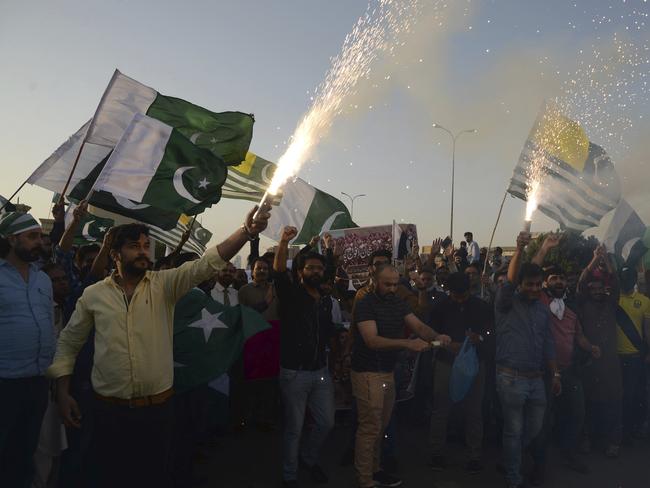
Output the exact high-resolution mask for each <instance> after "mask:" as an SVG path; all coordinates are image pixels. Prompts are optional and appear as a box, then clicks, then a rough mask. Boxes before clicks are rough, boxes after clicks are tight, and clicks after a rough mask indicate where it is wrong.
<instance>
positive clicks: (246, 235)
mask: <svg viewBox="0 0 650 488" xmlns="http://www.w3.org/2000/svg"><path fill="white" fill-rule="evenodd" d="M270 210H271V207H270V206H268V205H265V207H264V208H262V210H261V212H260V213H259V215H257V218H255V219H253V216H254V215H255V212H257V205H256V206H255V207H254V208H253V209H252V210H251V211H250V212H248V215H246V220H245V221H244V223H243V224H242V226H241V227H240V228H238V229H237V230H236V231H235V232H233V233H232V234H231V235H230V237H228V238H227V239H226V240H225V241H223V242H222V243H221V244H219V245H217V251H219V256H221V259H223V260H224V261H230V260H231V259H232V258H233V257H235V254H237V253H238V252H239V250H240V249H241V248H242V247H244V244H246V243H247V242H248V241H249V240H251V239H255V238H256V237H257V236H258V235H259V233H260V232H262V231H263V230H264V229H266V226H267V225H268V222H269V218H270V217H271V213H270Z"/></svg>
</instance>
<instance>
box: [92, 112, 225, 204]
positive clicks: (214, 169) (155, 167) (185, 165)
mask: <svg viewBox="0 0 650 488" xmlns="http://www.w3.org/2000/svg"><path fill="white" fill-rule="evenodd" d="M226 174H227V169H226V165H225V164H224V163H223V160H222V159H220V158H219V157H218V156H215V155H214V154H213V153H211V152H210V151H207V150H205V149H201V148H200V147H198V146H195V145H194V144H192V143H191V142H190V141H189V140H188V139H187V138H186V137H185V136H183V135H182V134H181V133H180V132H179V131H177V130H176V129H174V128H173V127H171V126H169V125H167V124H165V123H163V122H160V121H159V120H156V119H153V118H151V117H148V116H146V115H143V114H136V115H135V117H133V120H132V122H131V124H130V125H129V126H128V127H127V129H126V131H125V132H124V135H123V136H122V138H121V139H120V141H119V142H118V144H117V146H116V147H115V149H114V150H113V152H112V154H111V155H110V157H109V158H108V161H107V162H106V165H105V166H104V169H103V170H102V172H101V173H100V175H99V177H98V178H97V181H96V182H95V186H94V189H95V190H98V191H105V192H108V193H110V194H112V195H114V196H118V197H123V198H127V199H129V200H131V201H133V202H138V203H140V204H144V205H151V206H152V207H156V208H159V209H162V210H168V211H177V212H182V213H185V214H187V215H195V214H197V213H200V212H202V211H203V210H205V209H206V208H207V207H209V206H211V205H212V204H214V203H217V202H218V201H219V200H220V199H221V186H222V185H223V184H224V182H225V181H226Z"/></svg>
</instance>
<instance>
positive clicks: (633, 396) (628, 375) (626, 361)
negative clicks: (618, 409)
mask: <svg viewBox="0 0 650 488" xmlns="http://www.w3.org/2000/svg"><path fill="white" fill-rule="evenodd" d="M618 357H619V359H620V360H621V373H622V374H623V409H622V410H623V411H622V414H623V418H622V419H621V423H622V427H623V437H625V438H630V437H631V436H632V433H633V432H634V429H636V428H639V426H640V425H641V424H642V423H643V420H644V419H643V412H642V408H641V405H642V398H641V394H640V393H641V391H643V388H644V384H643V383H644V373H645V371H644V361H643V358H642V357H641V355H638V354H620V355H619V356H618Z"/></svg>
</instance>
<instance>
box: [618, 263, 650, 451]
mask: <svg viewBox="0 0 650 488" xmlns="http://www.w3.org/2000/svg"><path fill="white" fill-rule="evenodd" d="M636 281H637V272H636V269H634V268H623V269H622V270H621V297H620V299H619V302H618V304H619V309H618V311H617V314H616V318H617V325H618V327H617V331H616V333H617V352H618V357H619V358H620V360H621V371H622V373H623V410H622V413H623V418H622V429H623V438H624V439H630V438H631V437H632V434H633V432H634V429H635V428H638V427H639V426H640V425H641V423H642V422H643V420H645V415H643V412H641V409H640V408H639V405H638V403H639V402H638V401H636V398H637V396H638V392H639V389H641V388H643V387H644V385H643V382H642V381H643V376H644V375H643V369H644V363H645V364H649V363H650V355H649V354H648V352H649V350H650V348H649V345H650V298H648V297H646V296H645V295H643V294H641V293H639V292H638V291H635V289H634V287H635V285H636Z"/></svg>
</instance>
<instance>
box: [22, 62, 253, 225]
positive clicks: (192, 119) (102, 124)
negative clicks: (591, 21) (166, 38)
mask: <svg viewBox="0 0 650 488" xmlns="http://www.w3.org/2000/svg"><path fill="white" fill-rule="evenodd" d="M137 113H143V114H146V115H148V116H149V117H152V118H155V119H157V120H160V121H161V122H163V123H165V124H167V125H169V126H172V127H174V128H176V129H177V130H178V131H179V132H180V133H181V134H183V135H184V136H185V137H187V138H188V139H189V140H190V141H191V142H192V143H193V144H195V145H197V146H199V147H201V148H204V149H207V150H208V151H210V152H212V153H213V154H215V155H216V156H218V157H220V158H221V159H222V160H223V161H224V162H225V163H226V164H227V165H230V164H239V163H240V162H241V161H243V160H244V158H245V157H246V152H247V151H248V147H249V145H250V141H251V138H252V136H253V123H254V119H253V116H252V115H249V114H244V113H241V112H220V113H217V112H211V111H210V110H207V109H205V108H203V107H199V106H198V105H194V104H192V103H190V102H187V101H185V100H181V99H180V98H174V97H168V96H165V95H162V94H160V93H158V92H157V91H156V90H154V89H152V88H150V87H148V86H145V85H143V84H142V83H139V82H138V81H136V80H134V79H132V78H129V77H128V76H125V75H123V74H122V73H120V72H119V71H117V70H116V71H115V73H114V74H113V77H112V78H111V81H110V83H109V85H108V87H107V88H106V91H105V92H104V95H103V96H102V99H101V101H100V103H99V105H98V107H97V110H96V112H95V116H94V117H93V118H92V119H91V120H90V121H88V122H86V123H85V124H84V125H83V126H82V127H81V128H80V129H79V130H78V131H77V132H75V133H74V134H73V135H72V136H70V138H68V140H67V141H66V142H64V143H63V144H62V145H61V146H60V147H59V148H58V149H57V150H56V151H54V153H52V155H51V156H50V157H49V158H47V159H46V160H45V161H44V162H43V163H42V164H41V165H40V166H39V167H38V168H37V169H36V170H35V171H34V172H33V173H32V175H31V176H30V177H29V179H28V180H27V182H28V183H30V184H32V185H37V186H40V187H41V188H45V189H47V190H50V191H53V192H61V191H62V190H63V188H64V186H65V184H66V181H67V180H68V177H69V176H70V173H71V172H72V167H73V164H74V161H75V159H76V158H77V155H78V154H79V160H78V163H77V166H76V168H75V170H74V172H73V174H72V179H71V180H70V187H69V188H74V187H75V186H76V185H77V184H78V183H79V182H80V181H81V180H83V179H85V178H87V177H88V176H89V175H90V173H91V172H92V171H93V170H94V169H95V168H96V167H97V165H99V164H100V163H102V162H103V161H105V159H106V158H107V157H108V156H109V154H110V153H111V151H112V150H113V148H114V147H115V146H116V145H117V143H118V141H119V140H120V139H121V137H122V135H123V133H124V131H125V130H126V128H127V127H128V125H129V124H130V122H131V121H132V120H133V117H134V116H135V114H137ZM82 145H83V148H82ZM80 149H81V153H79V150H80ZM86 195H87V192H86V194H84V195H83V197H82V198H84V197H85V196H86ZM66 196H67V195H66ZM109 200H110V199H109ZM112 203H114V202H112ZM123 203H125V204H126V205H127V207H126V208H130V209H131V210H132V207H133V206H134V205H137V204H138V203H140V202H136V203H133V202H131V203H129V202H128V201H124V202H123ZM117 208H118V209H119V208H120V205H119V204H118V205H117ZM145 208H146V207H145ZM136 210H140V209H136ZM177 213H178V212H177ZM176 220H177V219H176ZM176 220H174V221H173V222H172V223H171V227H167V228H173V227H174V225H175V224H176ZM145 222H146V221H145ZM148 223H151V222H148Z"/></svg>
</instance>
